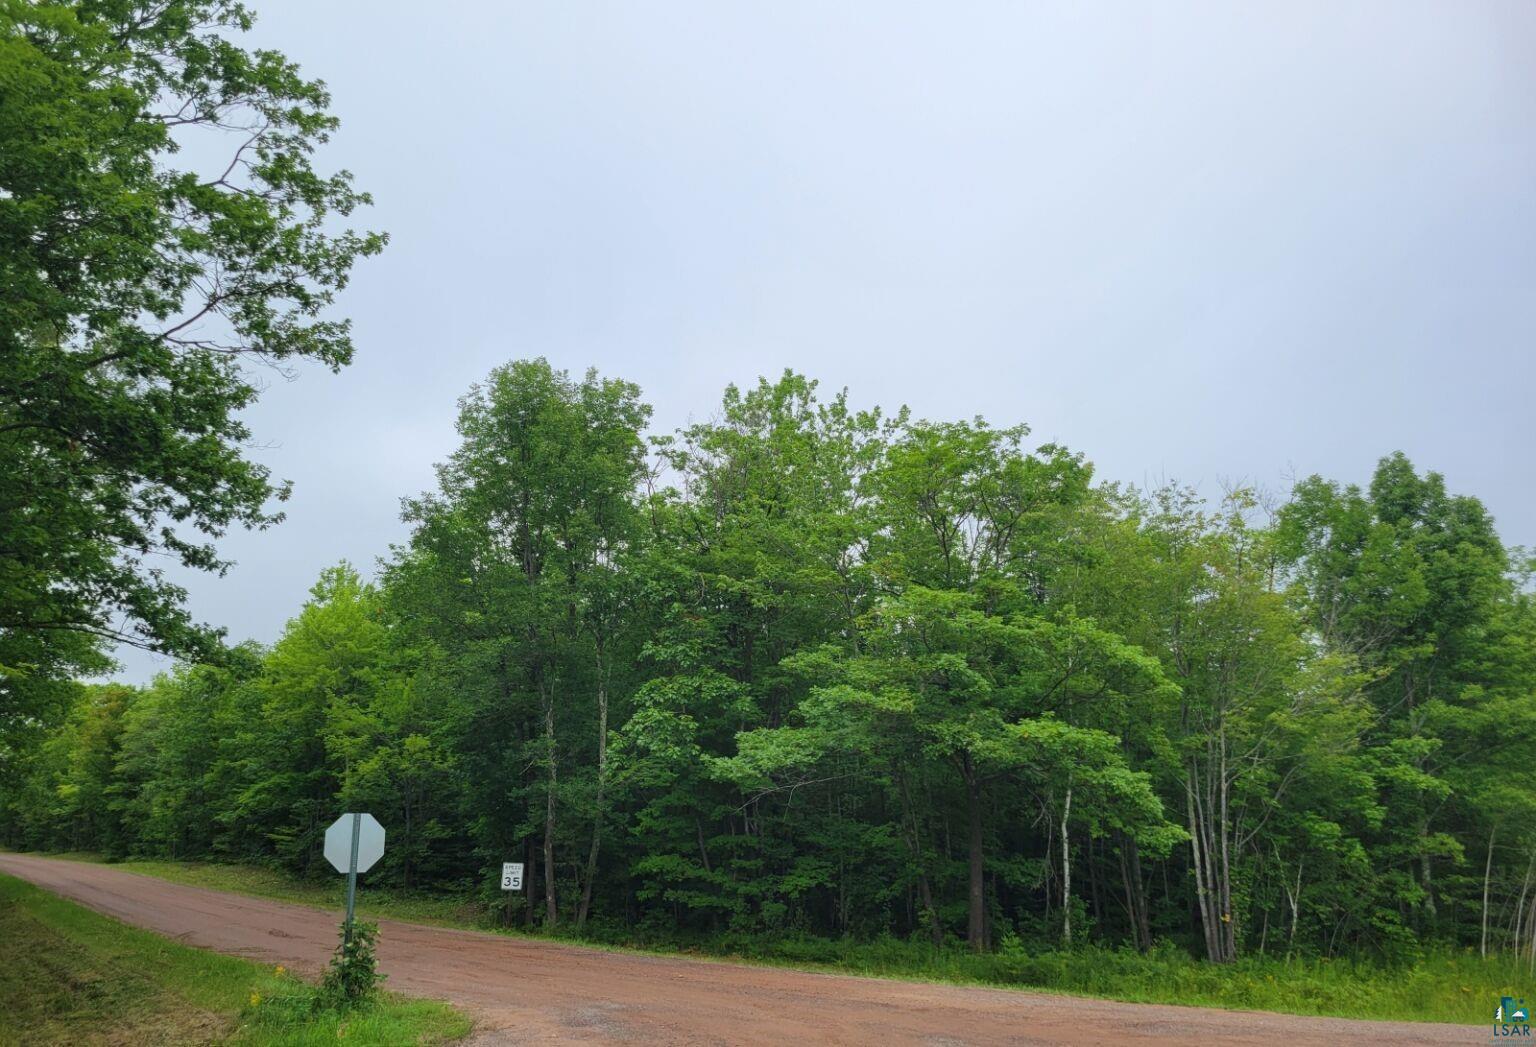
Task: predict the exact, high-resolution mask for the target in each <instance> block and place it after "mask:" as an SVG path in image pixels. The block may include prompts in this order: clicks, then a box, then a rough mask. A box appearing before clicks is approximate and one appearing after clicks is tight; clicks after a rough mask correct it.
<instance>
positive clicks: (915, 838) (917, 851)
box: [895, 765, 944, 949]
mask: <svg viewBox="0 0 1536 1047" xmlns="http://www.w3.org/2000/svg"><path fill="white" fill-rule="evenodd" d="M895 772H896V781H897V782H898V783H900V785H901V803H902V810H903V814H904V815H905V817H904V818H903V822H904V824H905V826H906V829H907V832H906V836H907V848H908V849H909V850H910V851H911V852H912V860H913V862H915V863H916V864H917V888H918V892H919V895H920V896H921V898H922V902H923V915H924V917H925V918H926V919H927V921H928V933H929V936H930V937H932V939H933V945H934V948H936V949H937V948H940V947H942V946H943V944H944V925H943V924H942V923H940V922H939V911H938V909H937V908H936V907H935V906H934V904H933V886H932V884H931V883H930V882H929V880H928V862H927V859H926V858H925V857H924V855H923V840H922V837H923V834H922V832H921V830H920V827H919V825H918V822H917V811H916V810H915V809H914V808H913V806H912V791H911V789H910V788H909V787H908V785H907V776H906V774H905V773H904V772H903V771H902V769H901V767H900V766H899V765H898V766H897V767H896V768H895Z"/></svg>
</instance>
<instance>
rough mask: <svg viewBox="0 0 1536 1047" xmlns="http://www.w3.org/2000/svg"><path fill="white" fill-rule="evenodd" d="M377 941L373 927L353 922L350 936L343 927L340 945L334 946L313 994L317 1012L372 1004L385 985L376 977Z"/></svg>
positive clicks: (377, 932) (376, 926) (379, 975)
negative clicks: (318, 985)
mask: <svg viewBox="0 0 1536 1047" xmlns="http://www.w3.org/2000/svg"><path fill="white" fill-rule="evenodd" d="M378 937H379V925H378V924H376V923H369V922H367V921H366V920H353V921H352V927H351V933H348V929H347V927H346V925H345V924H343V925H342V930H341V944H340V945H338V946H336V952H335V954H334V955H332V956H331V962H330V964H329V965H327V967H326V969H325V974H323V975H322V976H321V978H320V991H319V992H317V993H316V994H315V1000H314V1009H315V1010H316V1011H324V1010H335V1011H345V1010H351V1009H353V1008H357V1007H365V1006H368V1005H369V1004H371V1003H372V1002H373V1000H374V998H375V996H377V994H378V991H379V986H380V985H381V984H382V983H383V981H384V976H383V975H382V974H380V973H379V957H378V945H377V943H378Z"/></svg>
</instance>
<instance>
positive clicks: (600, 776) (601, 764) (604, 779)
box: [576, 642, 608, 931]
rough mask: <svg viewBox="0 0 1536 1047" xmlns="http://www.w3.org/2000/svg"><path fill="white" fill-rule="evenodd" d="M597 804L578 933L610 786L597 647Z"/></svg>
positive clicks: (604, 686) (604, 684)
mask: <svg viewBox="0 0 1536 1047" xmlns="http://www.w3.org/2000/svg"><path fill="white" fill-rule="evenodd" d="M597 651H598V655H597V663H598V664H597V803H596V809H595V810H594V811H593V813H592V849H591V850H590V851H588V852H587V875H586V880H585V882H584V883H583V884H582V886H581V907H580V908H579V909H578V910H577V911H576V929H577V930H578V931H580V930H581V929H582V928H584V927H585V926H586V925H587V914H588V913H589V912H591V911H592V881H593V880H595V879H597V854H598V848H599V846H600V845H601V843H602V836H603V815H604V814H605V813H606V812H605V811H604V810H603V790H604V788H605V787H606V786H607V784H608V680H607V676H606V673H605V669H604V663H603V653H602V652H603V646H602V644H601V642H599V644H598V646H597Z"/></svg>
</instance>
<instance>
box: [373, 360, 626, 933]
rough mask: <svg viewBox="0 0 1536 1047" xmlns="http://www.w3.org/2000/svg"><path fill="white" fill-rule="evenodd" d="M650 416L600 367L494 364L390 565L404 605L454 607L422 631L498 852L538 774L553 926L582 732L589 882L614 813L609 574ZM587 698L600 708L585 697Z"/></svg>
mask: <svg viewBox="0 0 1536 1047" xmlns="http://www.w3.org/2000/svg"><path fill="white" fill-rule="evenodd" d="M649 412H650V409H649V408H648V407H647V406H645V405H644V404H642V403H641V402H640V400H639V390H638V389H637V388H636V387H635V386H633V385H631V384H629V383H628V382H622V381H618V380H615V379H601V378H599V377H598V376H597V374H596V373H595V372H589V373H588V374H587V375H586V377H585V379H584V380H583V381H580V382H578V381H574V380H572V379H571V378H570V376H569V375H567V374H566V373H565V372H563V371H557V370H555V369H554V368H552V367H551V366H550V365H549V363H548V361H546V360H543V359H539V360H527V361H518V362H516V363H512V364H509V365H507V366H505V367H500V368H497V369H496V370H495V371H493V372H492V373H491V375H490V378H489V379H488V380H487V382H486V383H485V384H484V385H481V386H476V387H475V388H474V389H472V390H471V392H470V393H469V395H468V396H466V397H465V398H464V399H463V400H462V401H461V402H460V405H459V434H460V436H461V437H462V438H463V443H462V444H461V446H460V447H459V449H458V450H457V451H455V452H454V454H453V456H452V458H450V459H449V461H448V462H446V463H444V464H443V465H442V466H440V467H439V469H438V477H439V483H440V490H439V491H438V492H436V493H431V494H426V495H423V496H422V497H421V498H419V499H415V500H413V501H411V502H409V503H408V504H407V509H406V518H407V519H408V520H410V521H411V522H413V523H414V524H415V525H416V530H415V532H414V533H413V535H412V539H411V544H410V547H409V549H407V550H402V551H401V554H400V557H399V559H398V560H397V562H396V564H395V565H394V566H393V567H392V568H391V574H390V577H391V579H392V583H393V584H394V585H396V586H399V587H401V589H402V592H403V593H404V592H409V593H411V594H413V595H412V596H410V597H408V598H407V601H406V602H403V603H402V604H401V605H400V606H401V607H402V608H405V607H410V606H411V603H410V602H409V601H410V600H412V599H415V598H416V597H417V596H419V597H420V598H422V599H424V600H428V601H431V602H432V603H435V604H443V603H445V602H446V603H447V604H448V606H449V608H451V612H450V614H449V616H447V617H437V618H428V617H421V618H420V619H419V623H420V629H419V632H420V635H421V636H422V637H423V639H424V640H425V641H426V642H429V643H431V644H433V645H434V646H435V647H436V648H437V649H439V650H441V651H443V652H444V653H445V654H446V656H447V660H448V661H449V662H450V664H451V667H450V669H449V671H450V672H453V673H454V674H456V675H460V674H462V675H460V678H461V679H462V680H463V681H464V683H465V685H466V691H467V696H468V698H469V709H468V711H467V714H466V716H465V717H464V718H463V720H462V721H461V722H462V725H463V727H464V728H465V729H466V730H468V731H470V732H471V737H467V738H465V739H464V740H463V742H464V746H465V748H466V749H467V750H468V751H469V752H470V753H471V754H472V756H471V766H472V777H473V779H474V780H475V781H476V782H477V783H480V784H478V785H477V786H476V788H477V789H478V790H479V792H478V794H477V795H478V797H479V798H480V799H481V800H482V801H483V802H482V805H481V806H482V810H487V811H490V812H494V813H492V814H491V815H489V816H488V817H487V822H486V831H485V833H484V836H485V841H484V842H485V844H486V845H487V846H486V850H487V852H488V853H490V854H493V853H497V851H498V849H499V848H500V847H501V846H502V841H503V839H505V838H507V837H512V838H514V839H515V838H517V837H524V838H526V837H527V836H528V834H527V832H526V831H525V830H524V829H523V828H521V827H518V826H516V825H515V823H511V820H510V819H508V818H507V816H506V814H505V813H504V812H505V811H506V810H507V808H508V806H509V803H508V800H509V799H510V797H508V796H507V792H506V789H507V785H506V783H507V782H509V781H514V782H517V781H523V779H524V777H525V774H526V770H527V769H528V768H530V767H533V766H537V767H538V768H539V770H540V771H541V776H542V779H543V780H542V783H541V784H540V787H539V788H538V789H537V790H536V791H537V793H539V794H540V795H539V796H538V805H539V807H540V808H541V815H542V816H541V818H540V819H539V820H540V821H541V822H542V826H541V830H542V844H541V850H542V859H543V870H542V873H543V875H542V882H543V889H544V919H545V921H546V923H547V924H549V925H554V924H555V923H556V922H557V920H558V918H559V905H558V897H557V892H556V883H557V868H556V849H557V846H558V844H559V842H560V841H559V839H558V837H559V834H560V831H561V825H560V811H561V792H560V773H559V768H560V765H561V758H562V754H563V752H564V751H565V750H566V749H568V748H571V747H573V746H575V745H576V744H578V743H577V742H576V741H575V740H574V739H573V738H572V737H571V735H572V734H573V733H577V732H580V733H582V734H585V735H586V737H585V738H582V739H581V741H582V742H586V741H588V740H589V739H590V741H591V742H592V744H593V745H594V747H595V749H596V751H597V753H598V759H597V761H596V762H597V767H596V778H597V781H596V784H595V787H594V788H593V790H592V794H593V797H594V801H595V803H594V809H593V810H592V811H591V817H592V829H591V833H590V837H589V849H588V856H589V857H588V861H587V864H586V868H587V869H590V870H592V871H594V872H595V864H596V854H597V852H598V849H599V846H600V842H601V824H602V821H603V819H604V818H605V817H606V811H605V810H604V808H603V803H604V800H605V796H604V792H603V790H604V788H605V784H606V774H607V763H606V757H605V753H606V746H607V734H608V725H607V717H608V701H609V686H610V678H611V675H612V668H613V662H612V659H613V658H615V657H616V656H617V654H618V653H619V652H618V651H617V650H616V643H617V638H616V637H615V636H614V633H615V629H616V616H617V614H618V610H619V607H620V606H621V603H622V594H621V592H620V590H619V588H618V587H617V586H616V584H615V572H616V570H617V568H618V566H619V565H620V564H621V563H622V562H623V560H624V558H625V557H626V556H627V555H628V551H629V547H630V545H631V543H632V542H633V541H634V539H635V535H636V530H637V527H638V521H639V516H638V508H637V505H636V492H637V489H638V486H639V483H640V480H641V477H642V476H643V475H644V473H645V455H644V450H645V448H644V444H643V443H642V442H641V439H640V431H641V429H642V427H643V426H644V424H645V421H646V418H647V416H648V415H649ZM423 586H424V587H425V588H422V587H423ZM407 613H408V612H407ZM583 691H585V692H586V693H587V694H589V695H590V696H591V698H592V705H591V706H590V707H586V708H584V707H581V706H580V705H579V704H578V702H577V696H578V695H581V694H582V693H583ZM591 714H595V715H591ZM562 722H563V723H564V725H565V726H566V728H567V730H566V731H562V730H561V727H562ZM594 722H595V724H596V726H595V728H594V726H593V724H594ZM594 734H595V737H593V735H594ZM534 792H535V790H532V789H529V788H526V787H525V788H524V790H522V797H523V798H524V799H525V800H528V801H530V802H531V801H532V799H533V796H534ZM506 842H507V843H508V844H510V843H511V842H512V840H511V839H507V840H506ZM583 897H584V898H589V896H588V895H586V894H585V893H584V894H583ZM588 904H589V903H588V901H583V903H582V905H581V908H580V910H579V912H578V916H579V918H583V919H584V918H585V913H586V908H587V905H588Z"/></svg>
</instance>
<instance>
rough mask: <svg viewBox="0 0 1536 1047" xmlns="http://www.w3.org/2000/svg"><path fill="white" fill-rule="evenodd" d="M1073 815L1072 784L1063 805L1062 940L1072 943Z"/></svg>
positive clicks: (1066, 943)
mask: <svg viewBox="0 0 1536 1047" xmlns="http://www.w3.org/2000/svg"><path fill="white" fill-rule="evenodd" d="M1071 815H1072V786H1071V785H1070V784H1069V785H1068V786H1067V799H1066V802H1065V803H1063V804H1062V805H1061V941H1062V944H1064V945H1071V944H1072V847H1071V840H1072V838H1071V836H1069V835H1068V833H1067V819H1068V818H1069V817H1071Z"/></svg>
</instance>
